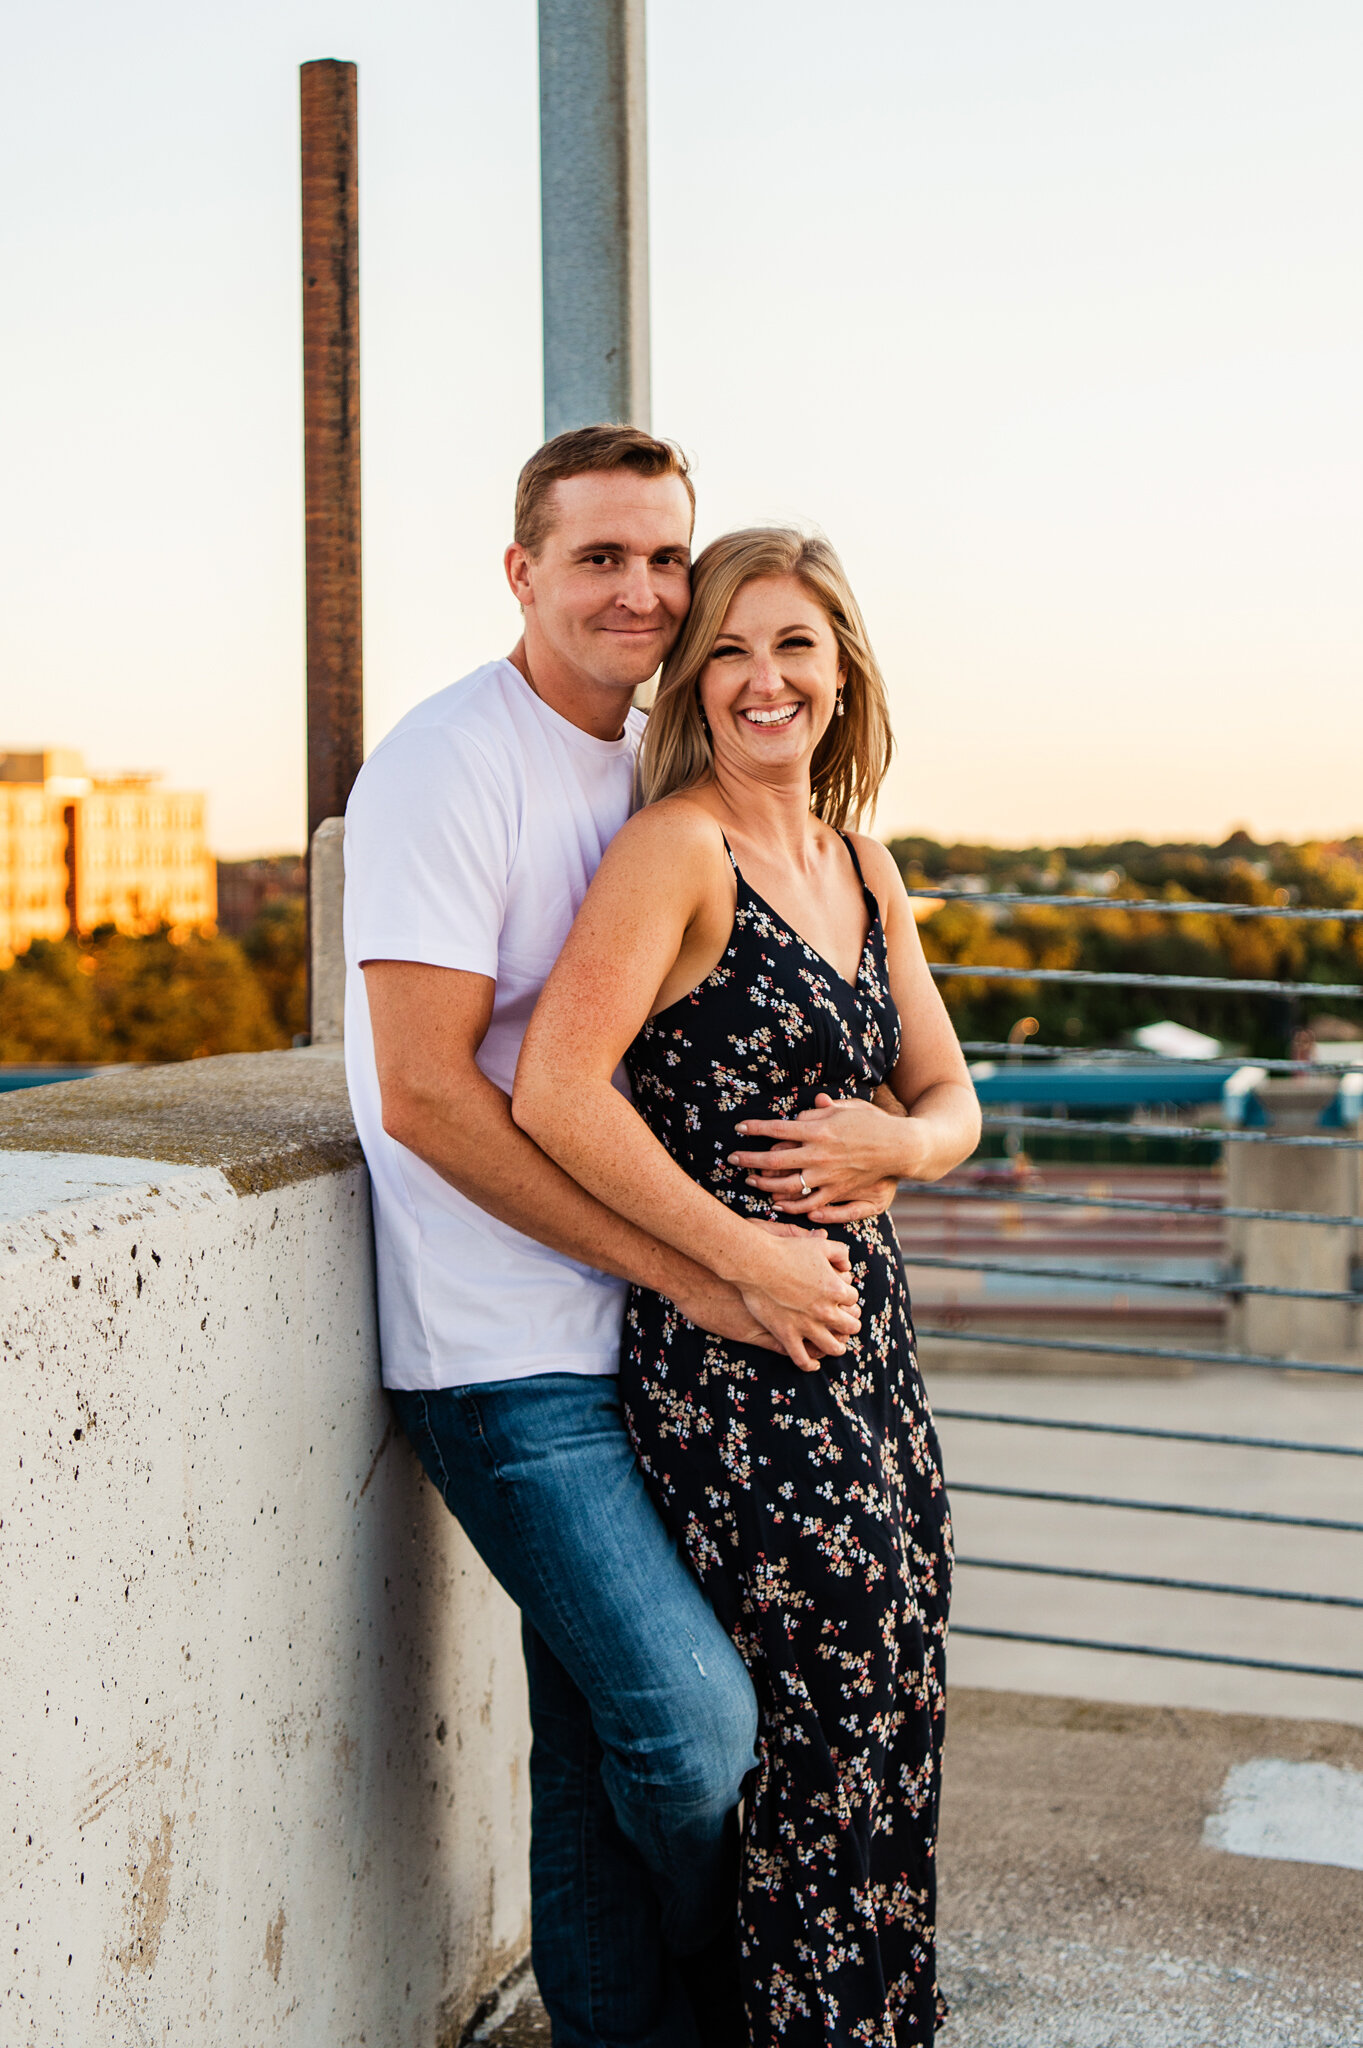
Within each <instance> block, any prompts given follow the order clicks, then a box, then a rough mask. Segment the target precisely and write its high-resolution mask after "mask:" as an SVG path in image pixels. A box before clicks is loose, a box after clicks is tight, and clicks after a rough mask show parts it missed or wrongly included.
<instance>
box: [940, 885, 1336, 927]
mask: <svg viewBox="0 0 1363 2048" xmlns="http://www.w3.org/2000/svg"><path fill="white" fill-rule="evenodd" d="M907 893H908V895H910V896H918V897H923V898H926V899H927V900H928V901H930V902H933V903H938V902H941V903H1009V904H1012V906H1013V907H1014V909H1018V910H1030V909H1033V908H1040V907H1045V908H1046V909H1051V910H1146V911H1149V912H1151V913H1152V914H1153V915H1154V916H1156V917H1287V918H1295V919H1296V920H1297V921H1298V922H1299V923H1316V924H1333V923H1343V924H1356V923H1357V922H1358V920H1359V919H1360V918H1363V910H1318V909H1314V908H1312V909H1309V910H1302V909H1299V908H1298V907H1297V905H1296V904H1294V903H1169V902H1166V901H1165V899H1164V898H1163V897H1155V898H1151V897H1131V896H1025V895H1022V894H1020V893H1019V892H1018V891H1017V890H1016V889H995V890H988V889H981V890H979V891H978V892H977V891H975V890H973V889H910V890H908V891H907Z"/></svg>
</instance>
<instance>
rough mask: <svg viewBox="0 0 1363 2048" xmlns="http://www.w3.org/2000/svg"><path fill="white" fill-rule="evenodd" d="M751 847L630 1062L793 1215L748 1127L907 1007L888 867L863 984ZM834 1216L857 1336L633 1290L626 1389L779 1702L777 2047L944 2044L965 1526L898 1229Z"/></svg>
mask: <svg viewBox="0 0 1363 2048" xmlns="http://www.w3.org/2000/svg"><path fill="white" fill-rule="evenodd" d="M848 850H849V852H851V853H852V859H853V861H854V862H855V860H856V854H855V852H854V851H853V850H852V847H851V843H850V841H849V842H848ZM729 858H730V860H731V861H733V855H732V853H730V856H729ZM734 872H735V875H736V876H737V881H738V901H737V907H736V910H735V913H734V923H733V931H732V934H731V937H730V941H729V947H728V950H727V952H726V953H725V955H724V958H723V959H722V960H721V961H720V963H719V965H718V966H717V967H716V968H715V970H714V972H713V973H712V974H711V975H710V976H709V977H708V978H707V979H706V980H705V981H704V982H702V983H701V985H700V986H699V987H698V988H696V989H694V990H693V991H692V992H691V994H690V995H688V996H684V997H683V998H682V999H681V1000H680V1001H679V1002H676V1003H673V1004H672V1005H671V1006H670V1007H669V1008H668V1009H666V1010H663V1011H660V1012H659V1014H658V1015H657V1016H656V1017H654V1018H652V1019H651V1020H650V1021H649V1023H648V1024H646V1025H645V1026H644V1029H643V1030H642V1031H641V1032H640V1034H639V1036H638V1037H637V1038H636V1040H635V1041H634V1044H633V1045H632V1047H631V1048H630V1051H629V1053H628V1054H627V1056H626V1066H627V1068H628V1072H629V1077H630V1082H631V1084H632V1087H633V1090H634V1100H635V1103H636V1106H637V1107H638V1110H639V1112H640V1114H641V1115H642V1116H643V1117H644V1119H645V1121H646V1122H647V1123H648V1125H649V1127H650V1129H651V1130H652V1131H653V1132H654V1134H655V1136H657V1137H658V1138H659V1139H660V1140H661V1142H662V1143H663V1144H664V1145H665V1146H666V1147H667V1149H668V1151H669V1152H671V1154H672V1155H673V1157H674V1158H675V1159H676V1160H678V1162H679V1163H680V1164H681V1165H682V1166H684V1167H685V1169H686V1171H687V1172H688V1173H689V1174H690V1175H691V1176H692V1178H693V1179H695V1180H697V1181H699V1182H700V1183H701V1185H702V1186H704V1187H706V1188H708V1189H709V1190H710V1191H711V1192H712V1193H713V1194H715V1195H717V1196H718V1197H719V1199H720V1200H721V1201H722V1202H725V1203H727V1204H728V1205H729V1207H731V1208H734V1209H739V1210H741V1211H743V1212H745V1213H746V1214H749V1215H754V1216H769V1215H772V1214H773V1213H774V1212H773V1210H772V1207H771V1204H770V1202H769V1201H768V1199H767V1198H766V1197H765V1196H763V1195H761V1194H759V1193H758V1192H757V1190H755V1189H752V1188H749V1187H748V1186H747V1185H746V1181H745V1177H744V1174H743V1171H742V1169H741V1168H738V1167H732V1166H730V1165H729V1164H728V1154H729V1153H730V1152H731V1151H733V1150H734V1149H736V1147H737V1146H738V1145H739V1144H741V1142H742V1141H741V1140H739V1139H738V1137H737V1135H736V1132H735V1129H734V1126H735V1124H736V1123H737V1122H738V1121H739V1120H740V1119H741V1118H742V1117H743V1116H745V1115H751V1116H763V1117H791V1116H794V1115H796V1114H798V1112H799V1111H801V1110H803V1109H808V1108H811V1107H812V1106H813V1103H814V1098H815V1095H816V1094H818V1093H819V1092H820V1091H821V1090H822V1091H826V1092H827V1093H829V1094H831V1095H834V1096H850V1095H857V1096H860V1097H862V1098H863V1099H868V1098H869V1097H870V1096H871V1095H872V1094H873V1093H874V1091H875V1088H876V1087H877V1085H878V1084H879V1083H880V1082H881V1081H882V1080H883V1079H884V1078H885V1077H886V1076H887V1074H888V1073H889V1072H890V1070H891V1069H892V1068H893V1066H894V1064H895V1061H896V1060H897V1058H898V1055H899V1035H900V1034H899V1017H898V1012H897V1011H896V1009H895V1006H894V1003H893V1001H892V999H891V996H890V991H889V973H888V966H887V961H886V952H885V935H884V931H883V929H882V927H881V922H880V915H879V911H878V908H877V906H876V901H875V898H874V896H873V895H872V893H871V891H870V890H869V889H866V888H865V885H864V883H863V891H864V895H865V899H866V905H867V909H868V913H869V916H870V928H869V931H868V934H867V939H866V945H865V948H864V950H863V953H862V957H861V964H860V967H859V969H858V972H857V978H856V983H855V986H853V985H852V984H850V983H848V982H847V981H846V980H845V979H844V978H843V976H842V975H841V974H839V973H838V971H837V970H836V969H835V968H834V967H832V966H831V965H830V964H829V962H828V961H826V960H824V959H823V958H821V956H820V955H819V954H818V953H816V952H815V951H814V950H813V948H812V947H810V946H809V945H807V944H806V943H805V941H804V940H803V939H801V938H800V936H799V935H798V933H796V932H795V931H793V930H792V929H791V927H790V926H789V925H788V924H786V923H785V922H784V920H783V919H781V918H779V917H778V916H777V915H776V913H775V912H774V911H773V910H772V909H771V908H770V906H769V905H768V904H766V903H764V902H763V900H762V899H761V897H759V896H757V895H756V894H755V893H754V892H753V890H751V889H750V888H749V887H748V885H747V883H746V882H745V881H744V879H743V876H742V875H741V874H740V873H739V871H738V867H737V863H736V862H735V863H734ZM857 872H858V875H859V876H860V872H861V871H860V867H858V870H857ZM836 1234H837V1235H839V1236H841V1237H843V1238H845V1240H846V1241H847V1243H848V1246H849V1249H850V1251H851V1254H852V1270H853V1278H854V1279H855V1281H856V1284H857V1287H858V1290H859V1292H860V1295H861V1306H862V1326H861V1332H860V1335H859V1337H858V1338H856V1339H855V1340H854V1341H853V1343H852V1344H851V1346H850V1347H849V1349H848V1351H847V1353H846V1354H845V1356H844V1357H842V1358H836V1359H828V1360H826V1361H825V1362H824V1365H823V1367H822V1368H821V1370H820V1371H819V1372H817V1373H802V1372H797V1371H796V1369H795V1367H794V1366H793V1365H792V1364H791V1363H790V1362H789V1360H786V1359H782V1358H780V1357H778V1356H776V1355H774V1354H773V1353H770V1352H766V1351H759V1350H756V1349H752V1348H750V1347H747V1346H744V1345H739V1344H730V1343H726V1342H723V1341H721V1340H720V1339H718V1338H715V1337H711V1336H709V1335H707V1334H706V1333H705V1332H704V1331H701V1330H698V1329H697V1328H696V1327H695V1326H694V1324H692V1323H689V1322H687V1321H686V1320H685V1319H684V1318H683V1317H682V1316H681V1315H679V1314H678V1312H677V1310H676V1309H675V1308H674V1307H673V1305H672V1304H671V1303H670V1302H668V1301H666V1300H664V1299H663V1298H662V1297H661V1296H659V1295H657V1294H654V1293H651V1292H650V1291H648V1290H647V1289H643V1288H637V1287H636V1288H634V1289H633V1290H632V1291H631V1294H630V1298H629V1305H628V1309H627V1312H626V1320H625V1330H624V1341H623V1346H622V1355H621V1389H622V1393H623V1396H624V1400H625V1407H626V1412H627V1415H628V1417H629V1423H630V1430H631V1434H632V1436H633V1439H634V1445H635V1450H636V1453H637V1455H638V1458H639V1462H640V1465H641V1467H642V1469H643V1472H644V1475H645V1478H646V1480H647V1483H648V1486H649V1488H650V1490H651V1492H652V1494H653V1497H654V1499H655V1501H656V1502H657V1505H658V1508H659V1510H660V1512H661V1513H662V1515H663V1517H664V1520H665V1521H666V1522H667V1523H668V1524H669V1526H670V1527H671V1528H672V1529H673V1531H674V1532H675V1534H676V1535H677V1537H678V1539H679V1540H680V1541H681V1542H683V1543H684V1545H685V1547H686V1551H687V1554H688V1556H689V1558H690V1561H691V1564H692V1566H693V1568H694V1569H695V1571H696V1573H697V1575H698V1576H699V1578H700V1580H701V1582H702V1584H703V1585H704V1587H705V1590H706V1592H707V1594H708V1595H709V1597H710V1599H711V1601H712V1603H713V1605H714V1607H715V1610H716V1612H717V1613H718V1614H719V1616H720V1619H721V1620H722V1621H723V1622H724V1624H725V1626H726V1627H727V1628H728V1630H729V1632H730V1634H731V1635H732V1636H733V1639H734V1641H735V1643H736V1644H737V1646H738V1648H739V1650H740V1652H741V1653H742V1655H743V1658H744V1660H745V1662H746V1663H747V1666H748V1669H749V1671H750V1672H751V1674H752V1678H753V1682H754V1685H755V1687H756V1690H757V1696H758V1701H759V1704H760V1707H761V1733H760V1737H759V1759H760V1761H759V1768H758V1771H757V1773H756V1775H755V1778H754V1780H753V1782H752V1783H751V1785H750V1786H749V1791H748V1797H747V1800H746V1806H745V1823H744V1843H743V1875H742V1887H741V1899H740V1948H741V1958H742V1960H741V1970H742V1977H743V1989H744V1998H745V2002H746V2007H747V2015H748V2026H749V2030H750V2034H751V2039H752V2042H753V2044H754V2048H769V2044H770V2048H775V2044H781V2048H863V2044H868V2048H929V2044H931V2042H932V2040H933V2036H934V2033H935V2031H936V2027H937V2025H938V2023H939V2021H940V2020H941V2018H943V2017H944V2016H945V2008H944V2006H943V2005H942V2003H941V2000H940V1998H939V1996H938V1993H937V1986H936V1967H935V1960H936V1959H935V1932H934V1921H935V1899H936V1885H935V1863H934V1849H935V1843H936V1833H937V1807H938V1790H939V1785H940V1776H941V1747H942V1730H943V1721H944V1657H945V1645H946V1629H947V1602H948V1596H949V1592H950V1578H951V1524H950V1517H949V1513H948V1508H947V1499H946V1492H945V1488H944V1486H943V1481H942V1468H941V1457H940V1454H939V1451H938V1446H937V1437H936V1432H935V1430H934V1428H933V1423H932V1417H931V1414H930V1411H929V1408H928V1403H927V1396H926V1394H925V1393H924V1390H923V1383H922V1380H921V1378H920V1376H919V1372H918V1366H917V1362H916V1360H915V1357H914V1348H913V1343H914V1340H913V1328H912V1324H911V1322H910V1317H909V1298H908V1289H907V1286H906V1283H905V1278H904V1267H903V1262H902V1260H901V1258H900V1253H899V1244H898V1240H897V1238H896V1236H895V1232H894V1226H893V1225H892V1223H891V1222H890V1221H889V1219H888V1217H876V1218H873V1219H872V1220H870V1221H868V1222H866V1223H859V1224H854V1225H844V1226H839V1229H838V1231H837V1233H836Z"/></svg>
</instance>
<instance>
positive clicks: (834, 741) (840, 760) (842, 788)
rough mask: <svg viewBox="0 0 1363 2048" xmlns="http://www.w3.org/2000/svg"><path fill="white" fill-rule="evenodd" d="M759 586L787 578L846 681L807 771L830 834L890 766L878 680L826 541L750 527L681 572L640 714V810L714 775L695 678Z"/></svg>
mask: <svg viewBox="0 0 1363 2048" xmlns="http://www.w3.org/2000/svg"><path fill="white" fill-rule="evenodd" d="M759 576H794V577H797V578H798V579H799V581H800V582H801V583H803V584H804V586H805V588H806V590H807V591H808V592H809V594H810V596H811V597H812V598H813V599H814V601H815V603H816V604H818V605H819V606H820V607H821V608H822V609H823V611H824V612H825V613H826V614H827V617H828V623H829V625H830V626H831V627H832V628H833V635H834V638H835V639H836V640H837V643H838V660H839V666H840V667H842V668H843V669H844V670H845V671H846V682H845V683H844V685H843V692H842V704H843V716H842V717H841V718H832V719H830V720H829V723H828V729H827V731H826V732H825V733H824V734H823V736H822V737H821V739H820V740H819V744H818V746H817V747H816V748H815V749H814V758H813V760H812V761H811V762H810V782H811V785H812V795H811V803H812V808H813V810H814V812H815V815H816V816H817V817H820V818H822V819H823V820H824V822H825V824H828V825H833V826H835V827H836V828H838V829H839V830H841V828H842V827H843V826H844V825H846V824H847V823H848V822H849V821H851V822H852V823H854V824H855V823H856V821H857V820H858V819H859V818H860V817H861V816H862V815H863V814H864V813H865V812H866V811H868V810H869V809H870V808H871V806H872V805H873V804H874V802H875V800H876V794H877V792H878V791H879V789H880V785H881V783H882V782H883V781H884V780H885V771H886V769H887V768H888V767H889V765H890V754H891V752H892V750H893V747H894V740H893V738H892V736H891V733H890V713H889V706H888V704H887V703H886V699H885V679H884V677H883V676H882V675H881V673H880V664H879V663H878V662H877V660H876V658H875V655H874V653H873V652H872V648H871V643H870V640H869V639H868V638H867V634H866V624H865V621H864V620H863V618H862V616H861V608H860V606H859V605H858V603H857V601H856V599H855V597H853V595H852V589H851V585H850V584H849V583H848V581H847V572H846V570H845V569H844V568H843V566H842V563H841V562H840V561H839V560H838V557H837V555H836V554H835V552H834V550H833V549H832V548H831V547H830V546H829V544H828V542H827V541H826V540H823V539H822V538H820V537H818V536H817V535H816V536H814V537H812V538H811V537H809V536H807V535H805V534H803V533H798V532H796V531H795V529H794V528H791V527H784V526H753V527H748V528H746V529H745V530H744V531H743V532H741V533H726V534H722V535H721V536H720V538H719V539H718V540H712V541H711V542H710V545H709V547H707V548H705V549H703V550H702V552H701V553H700V555H699V556H698V557H697V560H696V563H695V567H694V568H693V570H692V572H691V610H690V612H689V613H688V615H687V619H686V624H685V625H684V626H683V627H682V630H681V635H680V637H679V638H678V641H677V644H676V646H675V647H674V648H673V650H672V652H671V654H669V655H668V657H667V660H666V661H665V662H664V663H663V672H662V676H661V678H660V680H659V683H658V694H657V697H656V699H655V701H654V705H653V709H652V711H651V712H650V713H649V719H648V730H647V732H646V733H645V734H644V744H643V751H642V753H641V755H640V761H639V768H640V777H641V782H642V788H643V797H644V802H645V803H650V804H651V803H656V802H657V801H658V799H659V798H660V797H664V796H671V795H673V794H674V793H675V792H676V791H677V790H682V789H694V788H695V787H696V785H697V784H698V783H701V782H708V781H709V779H710V777H711V776H712V775H713V773H714V766H715V759H714V751H713V749H712V747H711V744H710V732H709V728H708V726H707V724H706V722H705V719H704V717H703V715H702V712H701V708H700V689H699V683H700V675H701V671H702V670H703V669H704V667H705V664H706V663H707V661H708V660H709V659H710V655H711V653H712V652H713V649H714V645H715V642H716V640H718V638H719V634H720V628H721V627H722V626H723V624H724V620H725V616H726V614H727V612H728V610H729V606H730V605H731V604H732V603H733V601H734V598H735V597H736V596H737V595H738V592H739V591H740V590H741V589H742V588H743V585H744V584H745V583H751V582H753V581H754V580H755V579H756V578H757V577H759Z"/></svg>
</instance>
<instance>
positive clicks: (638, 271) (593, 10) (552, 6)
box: [539, 0, 649, 436]
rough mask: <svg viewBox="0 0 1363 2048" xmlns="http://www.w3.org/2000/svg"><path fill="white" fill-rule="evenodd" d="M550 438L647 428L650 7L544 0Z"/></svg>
mask: <svg viewBox="0 0 1363 2048" xmlns="http://www.w3.org/2000/svg"><path fill="white" fill-rule="evenodd" d="M539 28H540V190H541V218H542V223H543V260H544V431H545V434H546V435H549V436H552V435H554V434H560V433H563V432H564V431H565V429H567V428H569V427H581V426H587V425H589V424H591V423H592V422H593V421H596V420H618V421H620V422H622V423H626V424H629V425H632V426H637V427H647V426H648V425H649V337H648V117H647V104H646V70H645V60H644V0H539Z"/></svg>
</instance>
